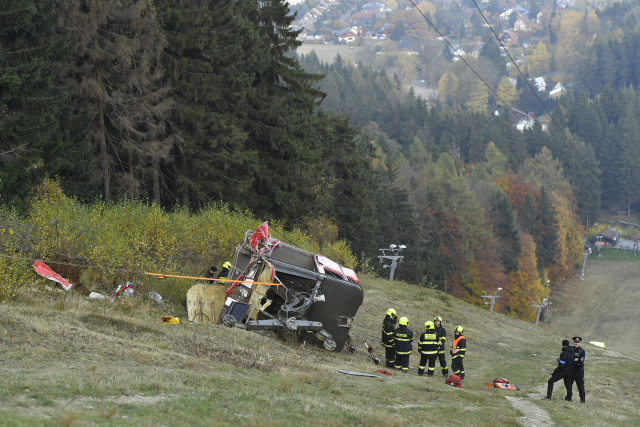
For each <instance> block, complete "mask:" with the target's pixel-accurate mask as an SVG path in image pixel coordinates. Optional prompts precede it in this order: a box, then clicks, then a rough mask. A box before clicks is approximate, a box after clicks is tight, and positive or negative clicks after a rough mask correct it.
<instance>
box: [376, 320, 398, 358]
mask: <svg viewBox="0 0 640 427" xmlns="http://www.w3.org/2000/svg"><path fill="white" fill-rule="evenodd" d="M397 321H398V316H396V311H395V310H394V309H393V308H390V309H388V310H387V314H386V316H384V320H383V321H382V340H381V341H380V344H382V346H383V347H384V350H385V360H386V366H387V368H395V366H396V344H395V340H394V335H395V332H396V331H395V324H396V322H397Z"/></svg>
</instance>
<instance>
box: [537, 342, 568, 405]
mask: <svg viewBox="0 0 640 427" xmlns="http://www.w3.org/2000/svg"><path fill="white" fill-rule="evenodd" d="M560 380H564V387H565V388H566V389H567V397H565V398H564V400H567V401H571V397H572V395H573V393H572V391H571V383H572V382H573V349H572V348H571V347H570V346H569V340H562V353H560V357H559V358H558V366H557V367H556V369H555V370H554V371H553V372H552V373H551V378H549V381H547V397H545V398H544V400H551V394H552V393H553V383H555V382H556V381H560Z"/></svg>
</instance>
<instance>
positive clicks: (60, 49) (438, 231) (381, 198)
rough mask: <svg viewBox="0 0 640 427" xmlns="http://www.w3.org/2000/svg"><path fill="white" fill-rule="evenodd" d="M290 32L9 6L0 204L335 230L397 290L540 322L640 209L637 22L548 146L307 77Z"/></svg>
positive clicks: (210, 19)
mask: <svg viewBox="0 0 640 427" xmlns="http://www.w3.org/2000/svg"><path fill="white" fill-rule="evenodd" d="M292 20H293V16H291V15H290V14H289V8H288V6H287V4H286V3H284V2H283V1H282V0H267V1H262V2H251V1H248V0H224V1H211V0H202V1H197V2H171V1H167V0H124V1H123V0H119V1H115V0H106V1H103V2H91V1H88V0H61V1H60V2H59V3H51V2H48V1H46V0H12V1H9V2H3V4H2V6H0V23H1V24H2V25H1V26H0V70H1V71H0V204H2V205H3V206H5V207H10V208H13V209H17V210H18V211H19V212H26V210H27V208H28V201H29V195H30V194H31V193H30V192H31V191H32V189H33V188H34V186H36V185H37V184H38V183H40V182H41V181H42V180H43V179H44V178H46V177H50V178H56V179H58V180H59V181H60V183H61V185H62V187H63V189H64V191H65V192H66V194H68V195H70V196H73V197H75V198H77V199H78V200H80V201H82V202H85V203H92V202H94V201H96V200H101V201H104V202H107V203H112V202H118V201H121V200H126V199H141V200H147V201H148V202H149V203H155V204H157V205H159V206H161V207H163V208H165V209H174V208H176V207H180V208H183V209H186V210H190V211H196V210H198V209H199V208H201V207H204V206H207V205H208V204H209V203H211V202H223V203H226V204H227V205H228V206H229V207H230V208H232V209H238V210H245V209H246V210H249V211H251V212H252V213H254V214H255V215H257V216H258V217H261V218H264V219H265V220H267V219H278V220H284V221H285V223H286V224H287V225H288V226H289V227H301V228H312V227H316V228H321V227H322V226H323V224H325V225H326V224H333V225H335V226H337V228H338V234H339V237H340V238H342V239H345V240H346V241H347V242H348V243H349V244H350V245H351V249H352V251H353V252H354V253H355V254H358V255H359V256H360V257H362V258H369V259H375V257H376V255H377V254H378V248H380V247H388V245H389V244H390V243H401V244H404V245H406V246H407V250H406V251H405V253H404V255H406V261H405V262H404V263H403V264H402V265H401V268H399V269H398V271H397V277H398V278H399V279H403V280H407V281H409V282H412V283H416V284H421V285H423V286H429V287H434V288H438V289H441V290H444V289H445V286H446V289H447V292H449V293H452V294H453V295H455V296H458V297H462V298H466V299H467V300H469V301H474V302H478V301H479V298H477V297H478V296H479V295H481V294H482V291H483V290H493V289H495V288H496V287H502V288H504V289H505V292H504V294H503V298H501V300H500V304H501V305H502V306H503V308H504V309H505V310H506V312H507V313H511V314H513V315H517V316H520V317H522V318H530V317H531V316H532V312H531V308H530V301H531V300H532V299H539V298H540V297H541V295H542V293H543V290H544V288H543V283H545V282H546V280H547V279H548V278H550V279H551V280H552V281H553V282H554V283H556V282H558V281H561V280H562V279H564V278H566V277H567V276H568V275H570V274H571V272H572V270H573V268H574V267H575V265H576V263H577V262H578V261H579V259H580V257H581V254H582V244H583V243H582V236H583V234H584V227H585V226H587V227H588V226H589V225H590V224H592V223H593V222H594V221H596V219H597V218H598V215H599V212H600V210H601V208H602V207H603V206H607V207H608V206H609V205H614V204H626V205H627V206H629V205H630V204H631V203H632V202H633V201H634V200H635V199H637V198H638V197H639V196H640V169H639V168H638V167H637V165H638V164H640V145H639V143H638V141H640V126H638V124H637V122H638V121H637V117H638V116H639V115H640V94H638V93H637V92H636V90H635V89H634V88H635V87H636V85H637V83H638V80H639V79H640V63H638V61H637V56H638V55H636V54H635V52H637V50H638V49H640V26H638V25H634V26H632V25H631V23H635V21H634V20H633V19H631V18H627V20H626V21H625V22H626V23H627V24H626V25H624V26H623V27H622V28H620V27H615V28H611V30H610V32H609V33H607V34H604V35H602V37H599V38H598V39H597V41H596V42H595V43H594V45H593V47H591V48H590V49H589V51H588V52H587V55H586V57H585V61H584V63H583V65H582V66H581V67H580V71H579V72H578V73H577V76H578V78H577V79H576V85H575V90H572V91H570V93H569V95H568V96H566V97H565V98H563V99H562V100H560V101H559V102H557V103H556V104H555V106H554V108H553V111H552V123H551V125H550V126H549V131H548V132H543V131H542V129H541V125H540V123H536V125H535V126H534V127H533V128H531V129H528V130H525V131H524V132H522V133H521V132H519V131H517V130H516V129H515V127H514V126H513V123H512V122H511V120H510V119H509V118H508V115H507V114H500V115H493V114H491V115H489V114H487V113H485V111H483V109H482V108H475V107H476V105H475V104H474V103H469V104H467V105H460V104H459V103H455V102H446V99H445V100H443V101H442V102H438V103H436V104H433V105H432V104H428V103H426V102H425V101H424V100H423V99H421V98H419V97H416V96H415V94H414V93H413V91H406V90H404V88H403V85H402V82H401V79H399V78H394V77H393V76H390V75H389V74H388V73H387V72H386V71H385V70H376V69H374V68H373V67H371V66H369V65H367V64H358V66H357V67H354V66H353V64H348V63H345V61H343V59H342V58H340V57H337V58H336V60H335V61H334V62H333V63H331V64H326V63H321V62H320V61H319V60H318V58H317V57H316V56H315V55H314V54H311V55H309V56H306V57H297V56H295V54H294V53H295V49H296V47H297V46H298V45H299V43H300V42H298V41H297V40H296V36H297V32H295V31H292V30H290V29H289V26H290V23H291V22H292ZM622 51H624V52H625V54H622V53H618V52H622ZM603 53H606V54H607V55H608V56H607V57H606V59H604V60H603V59H602V56H603ZM452 76H453V75H452ZM454 77H455V76H454ZM452 81H453V80H452ZM508 89H509V88H508V86H507V85H503V89H502V90H503V91H504V92H501V93H504V96H505V99H506V98H508V97H510V96H513V94H509V93H508ZM478 96H479V95H478ZM465 107H467V108H465ZM376 265H377V264H376ZM380 271H382V270H380Z"/></svg>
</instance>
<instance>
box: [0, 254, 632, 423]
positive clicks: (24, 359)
mask: <svg viewBox="0 0 640 427" xmlns="http://www.w3.org/2000/svg"><path fill="white" fill-rule="evenodd" d="M629 265H630V264H629ZM612 269H613V270H618V271H619V270H620V266H619V265H616V264H611V265H609V264H608V263H602V265H600V263H596V262H594V263H593V265H591V264H589V267H588V272H589V274H588V275H587V277H591V278H593V279H594V280H595V277H594V276H595V274H593V275H592V274H591V273H592V271H593V270H600V271H602V274H603V275H606V272H605V270H609V274H610V273H612ZM636 271H637V270H636ZM361 279H362V286H363V289H364V291H365V299H364V303H363V306H362V307H361V309H360V311H359V312H358V316H357V321H358V323H359V325H360V327H361V329H362V331H363V333H364V334H365V336H366V337H367V339H368V341H369V342H370V344H372V345H373V346H374V348H375V349H376V351H378V356H380V357H382V358H383V357H384V354H383V353H382V351H381V347H380V345H379V344H378V342H379V338H380V337H379V335H380V326H381V322H382V318H383V316H384V313H385V311H386V309H387V308H388V307H389V306H393V307H394V308H395V309H396V310H397V311H398V314H399V315H401V316H407V317H408V318H409V319H410V320H409V322H410V323H409V327H410V328H412V329H413V330H414V331H415V332H416V334H419V333H420V332H421V331H422V326H423V324H424V322H425V321H426V320H429V319H432V318H433V316H434V315H436V314H438V315H441V316H443V318H444V326H445V327H446V329H447V331H448V333H449V335H450V336H451V335H452V332H453V328H454V327H455V326H456V325H458V324H459V325H462V326H464V328H465V336H466V337H467V340H468V352H467V357H466V358H465V368H466V371H467V377H466V380H465V382H464V383H463V387H462V388H454V387H451V386H447V385H445V384H444V379H443V377H442V376H440V375H438V376H435V377H433V378H425V377H418V376H417V375H416V368H417V365H418V361H419V358H418V356H417V355H416V353H415V346H414V353H413V355H412V356H411V364H410V365H411V367H412V369H411V371H410V373H409V374H396V373H395V371H394V372H393V376H387V375H380V377H379V378H366V377H358V376H351V375H344V374H342V373H339V372H337V369H346V370H354V371H360V372H366V373H376V369H378V368H380V366H376V365H374V364H373V363H372V362H371V361H370V360H369V359H368V357H367V353H366V350H365V348H364V345H363V344H362V342H361V341H360V340H356V342H355V344H356V352H355V353H354V354H352V353H349V352H348V351H343V352H340V353H337V354H334V353H330V352H327V351H324V350H321V349H318V348H316V347H304V346H302V345H301V344H298V343H286V342H282V341H279V340H277V339H274V338H273V337H270V336H263V335H259V334H256V333H253V332H247V331H244V330H241V329H238V328H227V327H225V326H218V325H203V324H194V323H184V324H181V325H164V324H162V322H161V317H162V316H163V315H175V316H182V317H183V318H186V317H185V316H184V314H183V313H182V310H181V309H174V310H170V309H159V308H154V307H151V306H148V305H146V303H145V304H142V303H139V302H135V301H134V302H131V301H127V300H121V301H119V302H117V303H114V304H108V305H104V304H103V303H100V302H98V303H96V302H95V300H88V299H86V298H84V297H80V296H77V295H73V294H70V295H68V296H67V298H66V299H65V300H64V308H63V306H62V303H63V298H62V297H61V296H60V294H59V293H53V294H45V295H43V294H23V295H21V296H20V298H19V300H18V301H17V302H15V303H13V304H11V305H3V306H2V307H1V309H0V349H1V351H2V353H1V354H2V358H1V363H0V370H1V373H2V374H1V375H0V385H1V387H0V425H10V426H34V425H36V426H37V425H43V426H45V425H46V426H49V425H61V426H71V425H80V426H84V425H105V426H111V425H136V426H138V425H140V426H157V425H164V426H172V425H176V426H183V425H191V426H201V425H203V426H209V425H229V426H231V425H234V426H235V425H241V426H253V425H255V426H258V425H260V426H263V425H267V426H272V425H273V426H336V425H367V426H370V425H374V426H377V425H385V426H406V425H415V426H421V425H430V426H445V425H446V426H449V425H451V424H452V423H455V424H459V425H481V426H496V425H552V424H554V423H555V424H557V425H575V423H580V424H582V423H589V424H590V425H602V426H605V425H629V426H632V425H635V426H639V425H640V412H639V409H638V408H640V367H639V365H638V361H639V358H638V357H637V352H630V353H627V354H621V353H619V352H615V351H611V350H610V349H606V350H605V349H600V348H598V347H594V346H591V345H589V344H585V345H584V347H585V348H586V350H587V352H588V360H587V363H586V387H587V404H585V405H581V404H580V403H578V402H575V401H574V402H565V401H564V400H563V399H562V397H563V396H564V389H563V386H562V385H560V383H557V384H556V390H555V393H554V396H553V400H552V401H551V402H545V401H543V400H541V399H542V397H543V393H544V391H545V390H546V381H547V379H548V377H549V373H550V372H551V371H552V370H553V369H554V367H555V365H556V362H555V360H554V357H555V356H558V355H559V353H560V340H561V339H562V338H563V337H564V336H565V335H560V334H558V333H557V332H555V331H554V330H552V329H553V328H555V326H556V325H557V323H558V322H559V321H560V320H559V319H560V315H559V313H558V315H557V317H556V316H555V315H554V312H553V311H552V313H551V314H552V323H551V326H547V327H542V326H541V327H536V326H535V325H534V324H531V323H526V322H522V321H519V320H516V319H513V318H510V317H506V316H504V315H502V314H498V313H493V312H489V311H487V310H486V308H483V307H478V306H471V305H469V304H466V303H463V302H460V301H459V300H456V299H454V298H452V297H450V296H448V295H445V294H443V293H441V292H439V291H433V290H428V289H424V288H418V287H416V286H412V285H407V284H404V283H400V282H388V281H386V280H384V279H373V278H370V277H362V278H361ZM576 283H577V282H576ZM581 283H587V282H586V281H585V282H581ZM577 284H579V283H577ZM560 305H562V304H561V303H560V302H558V306H560ZM554 308H556V306H554ZM552 310H553V309H552ZM557 310H558V311H560V310H559V308H558V309H557ZM598 310H599V308H598V307H592V308H591V310H587V311H585V312H584V313H581V314H580V315H581V316H584V318H583V319H582V320H581V325H583V326H587V325H592V324H594V323H595V322H597V319H596V317H597V316H600V314H596V313H597V311H598ZM634 313H635V311H634ZM627 314H630V313H627ZM574 315H575V314H574ZM636 323H637V322H636ZM571 330H572V332H573V330H574V329H571ZM576 333H581V334H583V336H584V335H588V333H589V332H588V331H587V330H586V329H584V328H582V329H577V330H576ZM636 341H637V340H636ZM448 344H449V345H450V340H449V342H448ZM607 344H608V347H610V348H611V347H613V343H611V346H609V343H607ZM448 361H450V359H449V357H448ZM498 377H505V378H507V379H509V380H510V381H511V382H512V383H514V384H516V385H518V386H519V387H520V388H521V390H520V391H501V390H498V389H495V388H489V387H486V386H485V385H484V383H485V382H490V381H492V380H493V379H495V378H498Z"/></svg>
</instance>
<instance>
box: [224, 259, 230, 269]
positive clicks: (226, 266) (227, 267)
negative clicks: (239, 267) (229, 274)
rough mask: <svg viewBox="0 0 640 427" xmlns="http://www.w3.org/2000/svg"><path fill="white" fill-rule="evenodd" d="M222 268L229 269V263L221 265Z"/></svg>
mask: <svg viewBox="0 0 640 427" xmlns="http://www.w3.org/2000/svg"><path fill="white" fill-rule="evenodd" d="M222 268H226V269H231V263H230V262H229V261H227V262H225V263H224V264H222Z"/></svg>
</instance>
